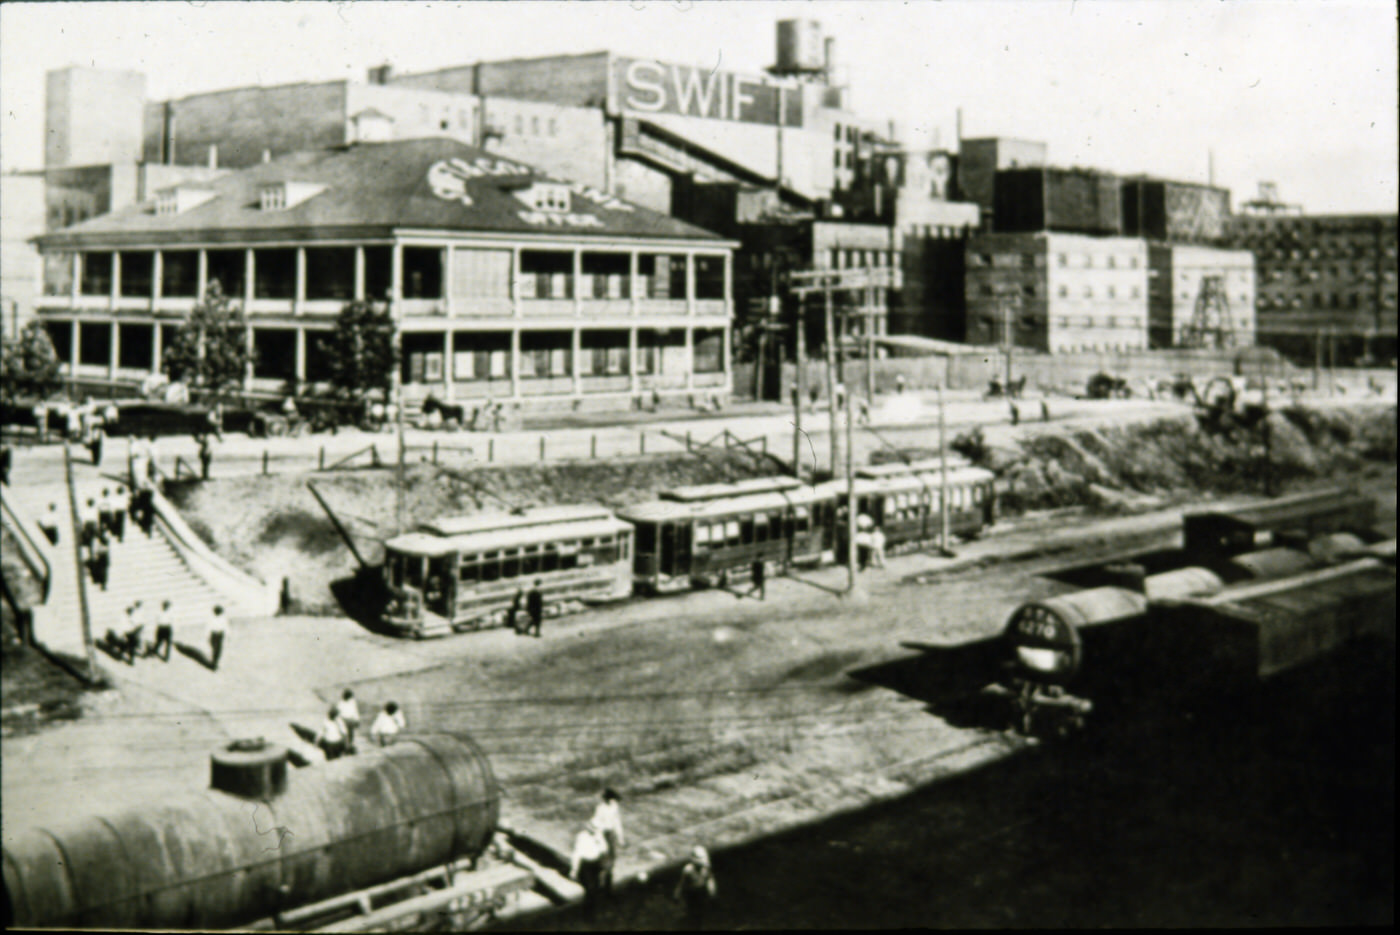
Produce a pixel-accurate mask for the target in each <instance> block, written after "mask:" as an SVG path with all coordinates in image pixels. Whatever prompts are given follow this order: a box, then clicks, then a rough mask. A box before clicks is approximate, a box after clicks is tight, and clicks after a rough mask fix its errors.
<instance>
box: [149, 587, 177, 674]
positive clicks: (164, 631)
mask: <svg viewBox="0 0 1400 935" xmlns="http://www.w3.org/2000/svg"><path fill="white" fill-rule="evenodd" d="M174 645H175V615H174V614H173V613H171V610H170V602H169V601H161V604H160V611H159V612H157V613H156V641H155V642H154V643H152V644H151V652H150V655H152V656H160V661H161V662H169V661H170V650H171V648H172V647H174Z"/></svg>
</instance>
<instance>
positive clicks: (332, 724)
mask: <svg viewBox="0 0 1400 935" xmlns="http://www.w3.org/2000/svg"><path fill="white" fill-rule="evenodd" d="M316 746H318V747H320V748H321V752H322V753H324V754H325V755H326V759H327V760H338V759H340V758H341V757H342V756H344V755H345V749H346V741H345V722H344V721H342V720H341V719H340V709H339V707H333V708H331V709H330V711H329V712H328V713H327V714H326V722H325V723H324V724H322V725H321V732H320V733H319V734H317V735H316Z"/></svg>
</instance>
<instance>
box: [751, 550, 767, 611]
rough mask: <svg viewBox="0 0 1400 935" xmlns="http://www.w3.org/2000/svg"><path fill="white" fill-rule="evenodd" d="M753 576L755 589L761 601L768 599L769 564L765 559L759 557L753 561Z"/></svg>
mask: <svg viewBox="0 0 1400 935" xmlns="http://www.w3.org/2000/svg"><path fill="white" fill-rule="evenodd" d="M750 574H751V576H752V577H753V589H754V591H755V592H756V593H757V594H758V599H759V600H760V601H762V600H767V599H768V591H767V588H768V566H767V564H766V563H765V562H764V561H763V559H761V558H760V559H758V560H757V561H755V562H754V563H753V568H752V570H751V572H750Z"/></svg>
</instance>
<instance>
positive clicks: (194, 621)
mask: <svg viewBox="0 0 1400 935" xmlns="http://www.w3.org/2000/svg"><path fill="white" fill-rule="evenodd" d="M114 487H115V484H113V483H111V482H107V481H84V482H80V483H78V484H77V485H76V492H77V495H78V502H79V503H86V502H87V500H88V499H89V498H90V499H92V500H94V501H97V500H98V499H99V498H100V497H101V495H102V491H103V490H104V489H112V488H114ZM25 495H26V496H25V502H23V503H22V504H20V503H13V502H12V503H11V506H12V507H13V508H14V510H15V512H16V513H17V514H19V515H20V516H21V517H22V518H23V520H24V521H25V522H26V523H27V524H29V523H30V522H31V521H33V522H35V523H36V522H37V519H38V517H39V516H41V515H43V514H44V513H48V512H49V504H51V503H52V504H54V505H55V506H56V510H55V511H54V512H56V513H57V514H58V517H59V520H58V521H59V544H58V546H56V547H50V546H49V544H48V541H47V539H43V538H42V537H39V538H40V544H41V546H43V547H45V555H46V557H47V559H48V562H49V567H50V569H51V572H52V584H51V586H50V590H49V599H48V601H47V603H45V604H44V605H43V606H42V607H36V608H35V613H34V636H35V639H36V640H37V641H38V642H40V643H42V644H43V645H44V646H46V647H47V648H48V649H49V650H51V651H54V652H63V653H69V654H72V655H77V656H81V655H83V653H84V651H85V650H84V646H83V633H82V612H81V604H80V598H79V594H78V575H79V568H78V565H77V561H76V559H75V557H74V553H73V533H72V524H71V519H70V516H71V513H70V511H69V504H68V492H67V490H66V489H65V488H64V487H63V486H61V485H44V486H43V487H35V488H29V489H27V490H26V491H25ZM81 573H82V574H83V575H84V577H85V578H86V580H87V597H88V609H89V616H90V619H91V621H92V637H93V639H94V640H95V641H96V640H100V639H101V638H102V635H103V634H104V633H106V631H107V630H108V629H109V628H111V629H114V630H118V631H120V630H122V629H124V624H125V615H124V611H125V610H126V608H127V607H129V606H130V605H131V604H132V603H134V602H135V601H137V600H140V601H141V602H142V610H143V611H145V613H146V617H147V628H146V631H145V634H144V635H145V638H146V639H147V640H151V639H154V637H155V630H154V625H153V623H154V615H155V611H157V610H158V609H159V608H160V606H161V603H162V602H163V601H167V600H168V601H170V602H171V608H170V613H171V618H172V620H173V622H174V625H175V640H176V642H184V643H188V644H190V645H192V646H196V647H199V648H203V647H204V645H205V626H206V622H207V620H208V619H209V616H210V613H211V611H212V609H213V607H214V605H216V604H219V605H222V606H223V607H224V612H225V615H226V616H229V617H233V616H236V615H248V614H250V613H257V612H259V611H260V608H255V607H252V606H250V602H249V601H247V600H246V599H244V597H245V596H244V595H242V594H240V593H237V592H236V591H234V590H232V589H230V588H228V587H227V586H226V585H225V584H223V583H220V582H217V581H215V580H212V579H211V578H210V577H209V575H207V574H204V573H201V572H200V571H196V570H195V569H194V568H193V567H192V559H191V557H190V553H189V550H188V549H186V548H177V547H176V545H175V544H174V543H173V542H172V538H171V536H170V535H169V533H168V532H167V531H166V529H165V528H164V527H163V526H162V524H161V523H155V524H153V527H152V532H151V534H150V535H149V536H147V535H146V534H145V533H143V532H142V531H141V529H140V527H139V526H137V525H136V523H135V522H133V521H132V520H131V518H130V517H128V518H127V522H126V530H125V537H124V539H123V540H121V541H119V540H116V539H112V540H111V564H110V566H109V570H108V575H107V587H106V589H105V590H104V589H102V588H100V587H98V586H97V584H95V583H94V582H93V580H92V576H91V575H90V574H88V572H87V570H86V569H82V571H81Z"/></svg>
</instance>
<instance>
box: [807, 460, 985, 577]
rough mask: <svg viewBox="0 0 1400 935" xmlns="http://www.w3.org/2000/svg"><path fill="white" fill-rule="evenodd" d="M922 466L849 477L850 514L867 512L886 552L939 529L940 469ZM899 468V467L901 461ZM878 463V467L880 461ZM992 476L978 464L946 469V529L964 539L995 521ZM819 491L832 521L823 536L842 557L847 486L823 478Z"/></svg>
mask: <svg viewBox="0 0 1400 935" xmlns="http://www.w3.org/2000/svg"><path fill="white" fill-rule="evenodd" d="M929 463H931V464H932V465H934V466H933V467H932V468H931V469H928V470H913V471H911V470H905V471H902V472H900V471H892V472H883V473H881V474H879V475H877V476H874V477H868V476H867V477H857V478H856V479H855V481H854V486H855V494H856V515H857V516H867V517H869V518H870V522H871V524H873V525H874V526H878V527H880V529H881V530H882V531H883V532H884V534H885V548H886V549H887V550H888V551H890V552H900V551H908V550H911V549H916V548H918V547H920V546H922V545H925V544H927V543H929V542H932V541H934V540H936V539H938V538H939V536H940V535H941V532H942V528H943V518H942V502H941V501H942V496H943V493H942V492H943V486H944V480H945V478H944V472H943V471H942V470H941V469H940V468H939V466H938V462H936V461H934V462H929ZM901 466H902V467H905V466H903V465H901ZM882 467H883V465H882ZM995 479H996V475H994V474H993V473H992V472H991V471H988V470H985V469H983V468H978V467H972V466H971V465H966V466H963V467H956V468H955V467H953V466H952V465H951V463H950V465H949V467H948V470H947V477H946V480H947V489H948V531H949V532H950V533H951V534H953V535H957V536H960V537H962V538H964V539H970V538H975V537H976V536H977V535H979V534H980V533H981V532H982V530H983V529H984V528H986V527H987V526H990V525H992V524H993V523H994V522H996V493H995V490H994V489H993V481H995ZM819 489H820V490H821V491H823V493H825V494H826V495H828V496H830V497H832V498H834V500H835V502H836V514H837V519H836V524H835V528H833V529H832V530H831V532H830V535H829V537H828V541H829V544H830V546H831V547H832V548H834V549H835V551H836V554H837V556H841V555H844V554H845V552H844V549H845V542H846V538H845V537H846V531H847V529H848V528H849V527H848V526H847V525H846V521H845V515H846V513H845V504H846V497H847V485H846V483H845V482H844V481H828V482H826V483H824V484H822V485H820V487H819Z"/></svg>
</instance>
